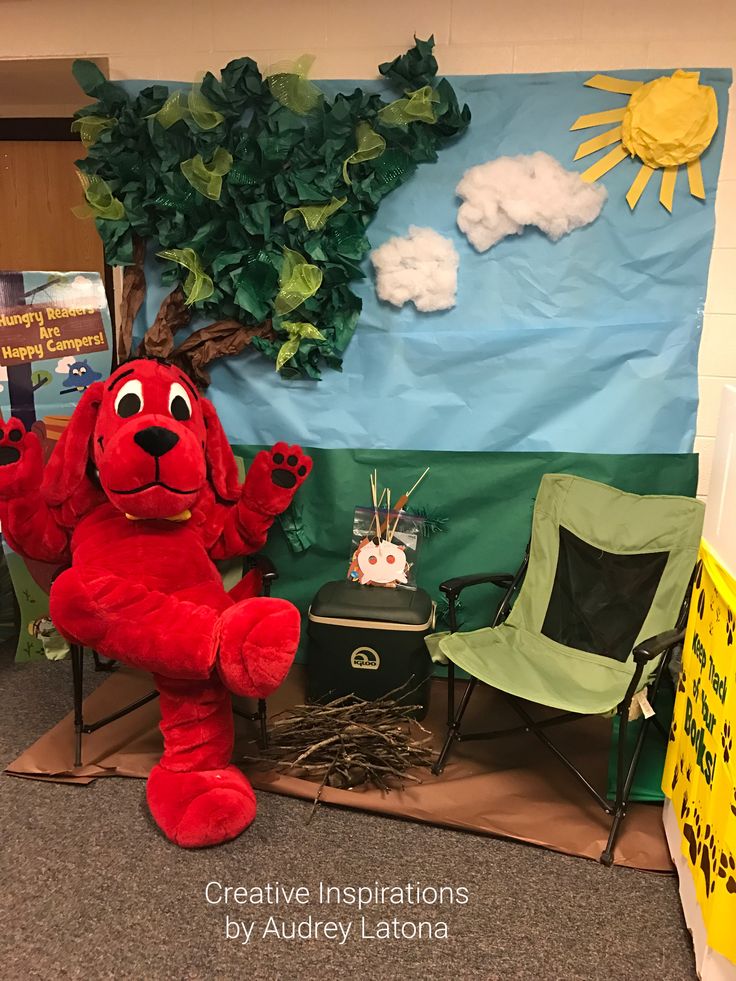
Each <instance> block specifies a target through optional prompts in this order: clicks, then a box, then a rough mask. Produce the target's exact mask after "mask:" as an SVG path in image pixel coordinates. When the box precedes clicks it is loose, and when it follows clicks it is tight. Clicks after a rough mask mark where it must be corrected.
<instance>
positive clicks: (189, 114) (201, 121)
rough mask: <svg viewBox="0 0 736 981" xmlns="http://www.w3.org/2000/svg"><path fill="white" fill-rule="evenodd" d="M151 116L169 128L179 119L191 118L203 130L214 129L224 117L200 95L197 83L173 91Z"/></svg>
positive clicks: (165, 127)
mask: <svg viewBox="0 0 736 981" xmlns="http://www.w3.org/2000/svg"><path fill="white" fill-rule="evenodd" d="M152 117H153V119H155V120H156V122H157V123H159V125H161V126H163V128H164V129H169V127H171V126H173V125H174V123H178V122H179V120H180V119H191V120H192V121H193V122H194V123H196V125H197V126H198V127H199V128H200V129H204V130H208V129H214V128H215V126H219V125H220V123H221V122H222V121H223V119H224V118H225V117H224V116H223V115H222V113H221V112H218V111H217V110H216V109H213V108H212V106H211V105H210V103H209V102H208V100H207V99H206V98H205V97H204V96H203V95H202V92H201V87H200V86H199V85H192V87H191V89H189V91H188V92H182V91H181V89H178V90H177V91H176V92H173V93H172V94H171V95H170V96H169V98H168V99H167V100H166V102H164V104H163V105H162V106H161V108H160V109H159V110H158V112H154V113H153V114H152ZM148 118H151V117H148Z"/></svg>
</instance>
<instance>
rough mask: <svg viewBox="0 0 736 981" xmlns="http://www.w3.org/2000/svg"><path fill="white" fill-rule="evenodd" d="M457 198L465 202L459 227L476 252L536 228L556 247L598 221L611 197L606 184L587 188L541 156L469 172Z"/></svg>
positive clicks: (492, 162) (501, 161)
mask: <svg viewBox="0 0 736 981" xmlns="http://www.w3.org/2000/svg"><path fill="white" fill-rule="evenodd" d="M457 194H458V195H459V196H460V197H461V198H463V204H461V205H460V208H459V209H458V213H457V223H458V227H459V228H460V230H461V231H462V232H464V233H465V235H467V237H468V241H469V242H470V244H471V245H473V246H474V247H475V248H476V249H477V250H478V252H485V251H486V249H490V247H491V246H492V245H495V244H496V243H497V242H500V241H501V239H502V238H505V237H506V236H507V235H520V234H521V232H522V231H523V230H524V227H525V226H526V225H536V226H537V228H539V229H540V230H541V231H543V232H544V233H545V235H547V236H549V238H551V239H552V241H553V242H556V241H557V239H559V238H562V236H563V235H567V233H568V232H572V231H574V229H576V228H582V227H583V225H589V224H590V223H591V222H592V221H595V219H596V218H597V217H598V215H599V214H600V211H601V208H602V207H603V203H604V201H605V200H606V197H607V195H606V189H605V187H603V185H602V184H588V183H587V182H586V181H584V180H582V179H581V177H580V175H579V174H578V172H577V171H574V170H565V168H564V167H563V166H562V164H560V163H559V162H558V161H557V160H555V158H554V157H551V156H550V155H549V154H548V153H542V152H539V153H532V154H530V155H529V156H526V157H525V156H519V157H498V159H496V160H489V161H488V163H484V164H479V165H478V166H477V167H471V168H470V170H466V171H465V173H464V174H463V178H462V180H461V181H460V183H459V184H458V186H457Z"/></svg>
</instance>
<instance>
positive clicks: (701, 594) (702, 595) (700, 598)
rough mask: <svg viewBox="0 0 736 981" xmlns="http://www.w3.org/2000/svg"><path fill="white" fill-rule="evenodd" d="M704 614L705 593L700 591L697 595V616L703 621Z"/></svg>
mask: <svg viewBox="0 0 736 981" xmlns="http://www.w3.org/2000/svg"><path fill="white" fill-rule="evenodd" d="M704 613H705V592H704V591H703V590H702V589H701V590H700V592H699V593H698V616H699V617H700V619H701V620H702V619H703V614H704Z"/></svg>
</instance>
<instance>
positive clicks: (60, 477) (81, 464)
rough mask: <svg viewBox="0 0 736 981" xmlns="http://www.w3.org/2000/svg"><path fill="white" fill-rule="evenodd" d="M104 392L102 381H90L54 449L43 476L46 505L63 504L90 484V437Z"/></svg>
mask: <svg viewBox="0 0 736 981" xmlns="http://www.w3.org/2000/svg"><path fill="white" fill-rule="evenodd" d="M103 391H104V386H103V383H102V382H93V383H92V384H91V385H90V386H89V387H88V388H87V390H86V392H85V393H84V395H83V396H82V397H81V399H80V400H79V403H78V405H77V407H76V409H75V410H74V412H73V413H72V417H71V419H70V420H69V424H68V426H67V427H66V429H65V430H64V432H63V433H62V434H61V439H60V440H59V442H58V443H57V444H56V446H55V447H54V451H53V453H52V454H51V458H50V460H49V462H48V463H47V464H46V469H45V471H44V476H43V492H44V497H45V498H46V500H47V501H48V502H49V504H54V505H62V504H66V503H67V502H69V501H70V500H71V498H73V497H74V496H75V495H76V494H77V493H78V492H79V491H80V490H82V488H83V487H84V485H85V483H87V482H89V478H88V476H87V467H88V465H89V463H90V460H91V459H92V434H93V433H94V429H95V422H96V421H97V411H98V409H99V407H100V402H101V401H102V394H103Z"/></svg>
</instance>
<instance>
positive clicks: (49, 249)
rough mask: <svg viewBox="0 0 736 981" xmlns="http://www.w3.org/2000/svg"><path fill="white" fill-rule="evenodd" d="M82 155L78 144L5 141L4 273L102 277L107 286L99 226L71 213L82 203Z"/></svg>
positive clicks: (0, 173)
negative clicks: (76, 272)
mask: <svg viewBox="0 0 736 981" xmlns="http://www.w3.org/2000/svg"><path fill="white" fill-rule="evenodd" d="M83 155H84V148H83V147H82V145H81V143H78V142H77V141H76V140H68V141H58V142H57V141H51V140H43V141H37V140H34V141H30V140H1V141H0V269H3V270H19V271H21V270H34V269H43V270H51V271H59V272H69V271H72V270H79V271H81V272H99V274H100V276H101V277H102V279H103V282H104V279H105V267H104V261H103V251H102V242H101V241H100V237H99V235H98V234H97V231H96V229H95V223H94V221H93V220H92V219H91V218H87V219H80V218H76V217H75V216H74V215H73V214H72V211H71V209H72V207H74V206H75V205H78V204H81V203H82V201H83V197H82V188H81V184H80V183H79V178H78V177H77V175H76V171H75V167H74V161H75V160H78V159H79V158H80V157H81V156H83Z"/></svg>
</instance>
